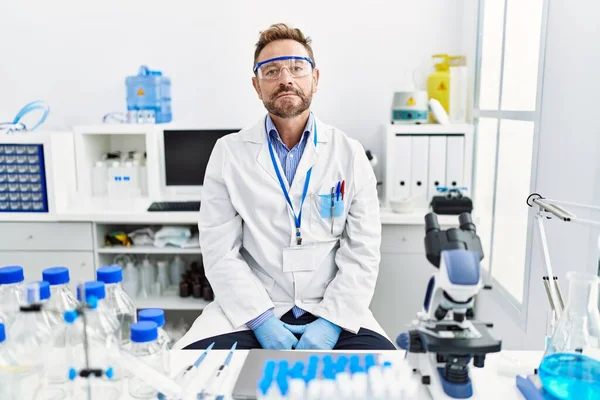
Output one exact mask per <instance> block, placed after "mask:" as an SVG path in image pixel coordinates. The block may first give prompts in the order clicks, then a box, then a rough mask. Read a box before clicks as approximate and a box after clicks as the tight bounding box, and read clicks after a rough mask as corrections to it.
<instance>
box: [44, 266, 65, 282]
mask: <svg viewBox="0 0 600 400" xmlns="http://www.w3.org/2000/svg"><path fill="white" fill-rule="evenodd" d="M42 279H43V280H45V281H46V282H48V283H50V284H51V285H64V284H65V283H69V282H70V281H71V279H70V278H69V269H68V268H66V267H52V268H46V269H45V270H44V271H42Z"/></svg>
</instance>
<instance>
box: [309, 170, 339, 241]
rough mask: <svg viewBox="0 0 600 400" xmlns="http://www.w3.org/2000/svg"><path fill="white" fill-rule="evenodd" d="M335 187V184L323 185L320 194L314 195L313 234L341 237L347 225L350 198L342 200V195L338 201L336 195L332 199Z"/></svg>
mask: <svg viewBox="0 0 600 400" xmlns="http://www.w3.org/2000/svg"><path fill="white" fill-rule="evenodd" d="M336 183H337V182H336ZM334 185H335V183H332V184H331V185H323V186H321V189H320V190H319V191H318V192H316V193H313V194H312V199H311V200H312V208H313V209H312V210H311V211H312V216H311V231H312V233H313V234H315V235H318V236H321V237H323V236H324V237H338V236H340V235H341V234H342V231H343V230H344V225H345V224H346V215H347V210H346V202H347V201H348V197H347V196H344V199H343V200H342V196H341V195H340V196H339V199H338V198H337V196H336V195H335V193H334V195H333V199H332V198H331V188H332V187H333V186H334ZM332 211H333V216H332ZM332 224H333V232H332Z"/></svg>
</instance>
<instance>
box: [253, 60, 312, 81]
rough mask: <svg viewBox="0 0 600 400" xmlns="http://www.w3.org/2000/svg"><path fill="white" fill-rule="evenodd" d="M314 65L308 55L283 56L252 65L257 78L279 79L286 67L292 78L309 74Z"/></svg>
mask: <svg viewBox="0 0 600 400" xmlns="http://www.w3.org/2000/svg"><path fill="white" fill-rule="evenodd" d="M314 67H315V65H314V63H313V61H312V60H311V59H310V58H308V57H300V56H284V57H276V58H270V59H268V60H265V61H261V62H259V63H257V64H256V65H255V66H254V72H255V73H256V74H257V75H258V78H259V79H269V80H271V79H272V80H275V79H279V77H280V76H281V72H282V71H283V69H284V68H285V69H287V70H288V71H289V73H290V75H292V76H293V77H294V78H301V77H303V76H307V75H310V74H311V73H312V71H313V69H314Z"/></svg>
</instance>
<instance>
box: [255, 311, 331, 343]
mask: <svg viewBox="0 0 600 400" xmlns="http://www.w3.org/2000/svg"><path fill="white" fill-rule="evenodd" d="M341 332H342V328H340V327H339V326H337V325H335V324H333V323H331V322H329V321H327V320H326V319H324V318H318V319H317V320H316V321H314V322H311V323H310V324H306V325H290V324H286V323H283V322H282V321H281V320H280V319H279V318H277V317H275V316H274V315H273V316H271V317H269V318H268V319H267V320H266V321H265V322H263V323H262V324H260V325H259V326H258V327H257V328H255V329H254V335H255V336H256V339H258V342H259V343H260V344H261V346H262V348H263V349H271V350H290V349H296V350H331V349H333V347H334V346H335V344H336V343H337V341H338V338H339V337H340V333H341ZM294 334H296V335H301V336H300V340H298V339H297V338H296V336H294Z"/></svg>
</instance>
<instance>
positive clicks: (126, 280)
mask: <svg viewBox="0 0 600 400" xmlns="http://www.w3.org/2000/svg"><path fill="white" fill-rule="evenodd" d="M139 289H140V273H139V271H138V269H137V268H136V266H135V264H134V263H132V262H128V263H127V264H126V265H125V268H124V269H123V290H125V293H127V294H128V295H129V297H130V298H132V299H134V298H136V297H137V296H138V293H139Z"/></svg>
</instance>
